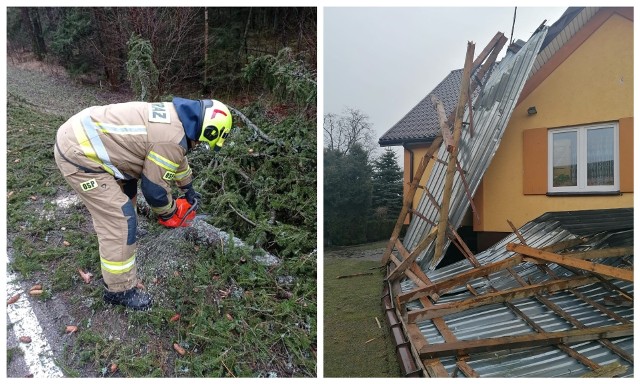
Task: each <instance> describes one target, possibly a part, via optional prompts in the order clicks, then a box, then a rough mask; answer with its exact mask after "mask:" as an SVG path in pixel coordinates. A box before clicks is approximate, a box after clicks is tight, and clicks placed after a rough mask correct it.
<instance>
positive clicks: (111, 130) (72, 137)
mask: <svg viewBox="0 0 640 384" xmlns="http://www.w3.org/2000/svg"><path fill="white" fill-rule="evenodd" d="M56 142H57V145H58V148H59V150H60V151H61V153H62V155H63V156H65V158H68V160H69V161H70V162H72V163H74V164H76V165H77V166H78V167H79V168H80V169H83V170H85V169H87V168H88V169H91V170H95V171H97V172H98V171H104V172H108V173H109V174H111V175H113V177H115V178H116V179H119V180H130V179H141V180H142V183H141V189H142V192H143V194H144V196H145V198H146V199H147V201H148V203H149V205H150V206H151V207H152V208H153V210H154V211H155V212H156V213H157V214H165V213H168V212H171V210H172V208H173V199H172V197H171V184H172V183H175V184H176V185H177V186H178V187H182V186H185V185H187V184H189V183H191V181H192V172H191V168H190V167H189V163H188V161H187V158H186V156H185V155H186V152H187V138H186V136H185V133H184V129H183V127H182V123H181V122H180V119H179V118H178V114H177V112H176V110H175V107H174V106H173V104H172V103H145V102H129V103H121V104H111V105H105V106H97V107H90V108H87V109H85V110H83V111H82V112H80V113H78V114H76V115H75V116H73V117H72V118H70V119H69V121H68V122H67V123H65V125H63V126H62V127H61V128H60V130H59V131H58V136H57V139H56ZM76 162H77V163H76Z"/></svg>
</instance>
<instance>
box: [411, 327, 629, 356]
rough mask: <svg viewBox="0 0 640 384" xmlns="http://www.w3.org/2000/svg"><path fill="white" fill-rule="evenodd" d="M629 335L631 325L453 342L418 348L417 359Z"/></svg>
mask: <svg viewBox="0 0 640 384" xmlns="http://www.w3.org/2000/svg"><path fill="white" fill-rule="evenodd" d="M631 335H633V324H623V325H612V326H608V327H597V328H587V329H573V330H569V331H561V332H545V333H534V334H528V335H517V336H503V337H495V338H490V339H479V340H468V341H458V342H454V343H440V344H430V345H427V346H424V347H422V349H420V357H421V358H425V359H426V358H436V357H445V356H459V355H464V354H471V353H482V352H491V351H499V350H505V349H517V348H531V347H538V346H545V345H555V344H560V343H564V344H569V343H579V342H584V341H592V340H598V339H603V338H605V339H608V338H615V337H625V336H631Z"/></svg>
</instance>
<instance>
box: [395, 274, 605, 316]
mask: <svg viewBox="0 0 640 384" xmlns="http://www.w3.org/2000/svg"><path fill="white" fill-rule="evenodd" d="M596 281H598V279H597V278H595V277H574V278H569V279H561V280H552V281H547V282H544V283H539V284H532V285H528V286H526V287H518V288H512V289H507V290H504V291H499V292H491V293H486V294H484V295H480V296H476V297H473V298H470V299H466V300H462V301H457V302H451V303H446V304H438V305H435V306H433V307H431V308H429V309H426V308H425V309H419V310H416V311H411V312H409V313H408V315H407V319H408V321H409V322H416V321H422V320H426V319H433V318H436V317H442V316H446V315H450V314H453V313H459V312H463V311H466V310H468V309H472V308H477V307H481V306H483V305H489V304H497V303H502V302H505V301H508V300H516V299H522V298H525V297H531V296H534V295H537V294H544V293H551V292H556V291H561V290H565V289H569V288H575V287H579V286H582V285H586V284H591V283H594V282H596Z"/></svg>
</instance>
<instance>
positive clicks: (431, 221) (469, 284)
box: [381, 8, 633, 377]
mask: <svg viewBox="0 0 640 384" xmlns="http://www.w3.org/2000/svg"><path fill="white" fill-rule="evenodd" d="M595 12H596V11H595V10H593V9H591V8H579V9H574V8H570V9H568V10H567V12H565V15H563V17H561V19H560V20H559V21H558V22H557V23H556V24H554V25H553V26H552V27H550V28H548V27H544V26H541V28H539V29H538V30H537V31H536V32H535V33H534V34H533V35H532V37H531V38H530V39H529V41H527V42H526V43H525V44H524V45H522V46H521V47H520V46H519V47H518V48H519V49H513V50H509V52H508V53H507V56H506V57H505V58H504V59H503V60H502V61H501V62H500V63H499V64H498V65H497V66H496V67H495V68H494V69H492V70H491V71H490V72H487V73H490V75H487V76H488V79H484V80H482V81H481V83H482V84H483V85H482V87H481V88H480V90H479V91H477V92H475V93H474V92H471V99H472V105H473V107H472V108H467V109H466V110H465V112H464V114H462V115H460V116H458V115H457V114H456V116H455V122H456V124H458V125H459V124H460V121H462V122H463V124H464V123H466V124H467V125H466V126H465V127H464V129H462V130H461V133H460V135H461V136H460V137H459V142H456V141H455V140H454V144H453V145H452V144H451V143H448V144H447V145H440V144H441V143H442V142H443V141H447V140H450V139H443V136H445V135H446V134H449V135H450V134H451V133H450V132H448V133H447V131H448V129H447V130H445V129H443V126H445V125H447V124H450V123H451V120H452V118H453V111H454V109H455V107H452V105H453V104H454V103H455V101H457V98H456V100H454V101H452V100H453V99H452V98H451V94H450V92H449V91H447V89H448V88H449V87H452V86H454V85H453V84H454V83H456V82H457V87H458V88H464V86H461V84H465V83H464V81H465V75H464V73H463V71H453V72H452V73H451V74H450V75H449V76H448V77H447V78H446V79H445V80H444V81H443V82H442V83H441V84H440V85H439V86H438V87H436V90H434V92H432V93H431V94H430V95H428V96H427V98H425V99H424V100H423V101H421V103H419V105H418V106H416V107H415V108H414V109H413V110H412V111H411V112H410V113H409V114H407V116H405V117H404V118H403V119H402V120H401V121H400V122H399V123H398V124H401V123H402V124H401V125H402V127H403V129H402V130H397V129H396V130H394V129H392V130H390V131H388V132H387V133H386V134H385V136H383V138H381V144H382V142H383V139H384V140H388V141H387V143H391V142H394V140H395V142H397V143H402V144H403V145H406V144H410V143H412V142H420V141H421V140H422V141H421V142H423V143H427V144H429V143H430V144H431V146H430V147H429V148H428V149H427V152H426V154H425V155H424V158H423V161H422V162H421V163H420V165H419V166H418V171H416V175H415V176H414V177H413V179H412V181H411V185H410V186H409V189H408V190H409V193H407V194H406V196H405V204H404V206H403V208H402V211H401V214H400V217H399V219H398V222H397V225H396V228H395V229H394V232H393V233H392V236H391V239H390V241H389V244H388V246H387V249H386V251H385V253H384V255H383V257H382V262H383V264H385V265H386V266H387V276H386V279H385V280H386V283H387V285H386V290H385V296H384V297H383V304H384V306H385V308H386V314H387V320H388V322H389V324H390V326H391V329H392V335H393V337H394V339H395V341H396V348H397V352H398V356H399V358H400V360H401V362H402V368H403V371H404V373H405V375H407V376H433V377H444V376H447V377H450V376H458V375H464V376H469V377H477V376H488V377H492V376H495V377H511V376H513V377H519V376H532V377H577V376H602V377H613V376H628V377H632V376H633V209H631V208H628V209H611V210H595V211H578V212H575V211H574V212H552V213H546V214H544V215H542V216H541V217H539V218H538V219H535V220H533V221H532V222H530V223H527V224H525V225H524V226H523V227H522V228H520V229H519V230H517V229H515V228H514V234H513V235H510V236H508V237H507V238H506V239H504V240H503V241H501V242H500V243H498V244H496V245H495V246H493V247H492V248H490V249H488V250H486V251H484V252H482V253H480V254H477V255H474V254H472V253H471V252H470V251H469V250H468V248H465V246H464V242H463V241H462V240H461V239H459V238H456V228H458V227H459V226H460V223H461V221H462V218H463V215H464V214H465V213H466V212H467V210H468V208H469V206H470V205H471V204H472V200H471V196H473V194H474V193H475V190H476V188H477V186H478V184H479V182H480V180H481V179H482V177H483V175H484V172H485V171H486V169H487V168H488V166H489V164H490V162H491V159H492V158H493V155H494V154H495V152H496V150H497V148H498V146H499V144H500V140H501V137H502V134H503V132H504V129H505V128H506V125H507V124H508V121H509V118H510V115H511V113H512V111H513V108H515V105H516V104H517V101H518V99H519V98H520V95H521V92H522V90H523V88H524V86H525V83H526V80H527V79H528V78H529V77H530V75H531V74H532V73H533V72H534V71H536V70H537V69H539V68H540V66H541V65H542V64H544V62H545V61H546V60H548V59H549V57H550V56H551V55H552V53H553V52H555V51H556V50H558V49H559V47H561V46H562V44H563V42H566V41H567V39H568V38H570V36H571V34H572V33H575V31H576V30H577V29H579V26H580V25H583V24H584V23H585V22H586V21H585V20H588V19H589V18H590V17H591V16H593V14H594V13H595ZM558 23H561V24H562V28H560V27H559V26H558ZM548 31H552V33H553V35H552V36H550V35H549V33H548ZM466 68H468V67H467V65H466V64H465V70H466ZM467 76H468V75H467ZM480 78H482V76H480ZM467 81H468V78H467ZM431 96H435V98H432V97H431ZM438 98H441V99H443V100H445V102H442V101H441V102H440V105H439V107H440V106H442V105H444V108H441V109H440V110H438V109H437V108H434V106H433V105H427V103H428V102H429V101H431V102H434V103H435V101H436V100H438ZM450 99H451V100H450ZM460 99H464V97H463V92H460ZM447 100H448V101H447ZM422 104H424V105H422ZM429 104H431V103H429ZM447 104H449V106H447ZM419 107H420V108H427V107H428V110H430V111H432V112H429V113H430V115H429V116H430V117H428V119H430V121H431V123H430V124H432V126H430V128H429V127H427V128H425V126H424V121H423V122H422V123H421V124H423V125H421V126H418V125H412V124H418V122H419V120H420V113H418V112H416V111H417V110H420V108H419ZM445 111H446V112H445ZM444 114H446V115H448V116H449V121H448V122H445V123H443V118H442V115H444ZM423 118H425V117H424V116H423ZM398 124H397V125H398ZM397 125H396V126H397ZM396 128H397V127H396ZM455 131H456V130H455V129H454V132H455ZM394 135H397V136H394ZM421 135H422V136H421ZM451 148H454V151H452V150H451ZM436 152H437V154H436ZM456 155H457V157H456ZM431 160H433V161H434V165H433V169H432V171H431V173H430V176H429V179H428V181H427V183H426V184H425V185H424V186H420V187H421V188H422V189H423V190H422V195H421V198H420V201H419V203H418V204H417V206H416V207H415V209H413V208H410V202H411V201H412V199H413V193H415V191H416V188H417V187H418V185H417V184H418V183H419V182H420V180H421V178H422V172H424V170H425V169H426V164H427V163H428V162H429V161H431ZM452 165H453V166H454V167H455V173H451V172H450V171H451V170H452V169H453V168H452ZM412 176H413V175H412ZM447 185H448V187H447ZM408 202H409V203H408ZM443 207H446V208H447V209H448V210H446V209H443ZM448 207H450V208H448ZM409 213H411V214H412V218H411V222H410V224H409V227H408V230H407V233H406V235H405V236H404V238H403V239H402V241H401V240H400V238H399V233H400V230H399V229H400V228H401V226H402V223H403V222H404V217H405V215H406V214H409ZM443 218H444V219H443ZM443 222H444V223H445V226H444V227H443V226H441V225H440V224H441V223H443ZM436 235H437V236H443V237H444V238H445V241H446V244H445V246H444V247H445V249H446V246H448V244H449V243H450V242H451V241H452V240H453V241H454V242H456V243H457V244H458V245H459V246H460V248H461V250H462V251H463V253H465V257H466V258H465V259H464V260H462V261H460V262H458V263H455V264H452V265H449V266H446V267H442V268H439V269H436V267H437V266H438V264H439V263H440V261H441V259H442V257H443V255H444V251H443V250H442V249H439V250H437V249H436V248H437V245H436V243H437V242H435V241H434V239H436V237H435V236H436Z"/></svg>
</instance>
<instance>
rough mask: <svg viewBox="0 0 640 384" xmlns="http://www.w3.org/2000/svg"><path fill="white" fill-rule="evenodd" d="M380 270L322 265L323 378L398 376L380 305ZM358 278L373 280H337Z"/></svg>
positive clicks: (350, 262)
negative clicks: (345, 276) (358, 274)
mask: <svg viewBox="0 0 640 384" xmlns="http://www.w3.org/2000/svg"><path fill="white" fill-rule="evenodd" d="M379 265H380V263H379V262H377V261H370V260H360V259H343V258H327V259H325V260H324V377H399V376H400V370H399V367H398V363H397V361H396V356H395V351H394V347H393V341H392V339H391V335H390V334H389V329H388V326H387V324H386V321H385V318H384V313H383V309H382V305H381V301H380V297H381V294H382V282H383V273H382V271H381V270H379V269H377V268H376V267H378V266H379ZM372 268H373V269H372ZM357 273H372V274H371V275H361V276H354V277H348V278H340V279H338V278H337V276H344V275H352V274H357ZM376 319H377V320H378V321H376ZM378 322H379V323H380V326H381V327H379V326H378Z"/></svg>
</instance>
